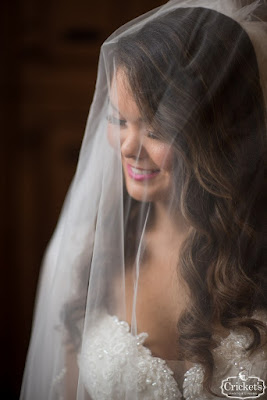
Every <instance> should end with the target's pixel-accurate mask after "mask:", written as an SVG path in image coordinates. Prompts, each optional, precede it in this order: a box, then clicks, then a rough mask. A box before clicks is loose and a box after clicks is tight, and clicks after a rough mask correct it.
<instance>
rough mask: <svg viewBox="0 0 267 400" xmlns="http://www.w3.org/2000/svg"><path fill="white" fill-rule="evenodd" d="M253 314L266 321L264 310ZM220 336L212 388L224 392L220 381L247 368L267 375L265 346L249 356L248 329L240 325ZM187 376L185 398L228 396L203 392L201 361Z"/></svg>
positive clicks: (255, 372) (253, 372) (249, 339)
mask: <svg viewBox="0 0 267 400" xmlns="http://www.w3.org/2000/svg"><path fill="white" fill-rule="evenodd" d="M253 318H255V319H258V320H260V321H262V322H264V323H265V324H266V325H267V315H266V313H265V312H263V311H258V312H255V313H254V314H253ZM217 339H218V341H220V344H219V346H218V347H216V348H215V349H214V350H213V356H214V361H215V369H214V375H213V383H212V390H213V391H214V392H215V393H217V394H218V396H220V394H221V392H220V385H221V382H222V380H223V379H225V378H226V377H227V376H238V374H239V373H240V372H241V371H247V373H248V375H257V376H258V377H259V378H261V379H266V375H267V373H266V371H267V351H266V346H265V348H260V349H258V350H257V351H255V352H253V353H252V354H251V355H250V356H249V354H248V352H247V350H246V349H247V348H248V346H249V345H250V343H251V341H252V339H253V335H252V333H251V332H250V331H249V330H247V329H244V328H243V329H242V328H240V329H238V330H235V331H230V333H229V335H228V336H227V337H226V338H224V339H221V338H217ZM263 375H264V376H263ZM184 376H185V379H184V384H183V395H184V398H185V399H186V400H196V399H197V400H211V399H215V398H217V399H220V398H221V399H225V396H223V397H215V396H213V395H211V394H209V393H206V392H204V390H203V378H204V369H203V367H202V366H201V365H198V364H195V365H194V366H193V367H192V368H190V369H189V370H188V371H187V372H186V373H185V375H184Z"/></svg>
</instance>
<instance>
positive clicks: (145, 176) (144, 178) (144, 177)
mask: <svg viewBox="0 0 267 400" xmlns="http://www.w3.org/2000/svg"><path fill="white" fill-rule="evenodd" d="M127 171H128V174H129V176H130V177H131V178H132V179H134V180H136V181H147V180H148V179H152V178H155V177H156V176H157V175H158V174H159V173H160V171H155V172H151V173H150V174H136V173H134V172H133V170H132V167H131V166H130V165H129V164H127Z"/></svg>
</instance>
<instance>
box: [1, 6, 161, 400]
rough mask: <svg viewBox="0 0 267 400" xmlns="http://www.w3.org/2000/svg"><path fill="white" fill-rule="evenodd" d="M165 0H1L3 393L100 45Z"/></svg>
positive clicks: (9, 394)
mask: <svg viewBox="0 0 267 400" xmlns="http://www.w3.org/2000/svg"><path fill="white" fill-rule="evenodd" d="M163 2H164V1H160V0H128V1H122V0H112V1H111V0H102V1H101V2H98V1H92V0H64V1H62V0H55V1H52V0H45V1H44V0H24V1H21V0H20V1H18V0H12V1H9V0H3V1H2V2H1V5H0V41H1V47H0V50H1V63H0V88H1V90H0V92H1V95H0V99H1V120H0V121H1V146H0V148H1V149H0V151H1V157H0V159H1V183H2V185H1V187H2V189H3V191H2V196H1V220H2V224H1V225H2V230H1V246H2V249H1V255H2V263H1V279H0V282H1V288H0V296H1V297H0V300H1V301H0V307H1V330H0V331H1V344H2V349H1V350H2V351H1V363H0V398H1V399H5V400H9V399H18V396H19V390H20V385H21V378H22V372H23V368H24V362H25V357H26V352H27V347H28V341H29V336H30V329H31V321H32V312H33V305H34V297H35V293H36V285H37V279H38V274H39V268H40V264H41V259H42V255H43V252H44V250H45V247H46V245H47V242H48V240H49V238H50V236H51V234H52V232H53V229H54V227H55V224H56V221H57V218H58V215H59V212H60V208H61V205H62V202H63V199H64V196H65V194H66V191H67V188H68V186H69V183H70V181H71V178H72V176H73V174H74V171H75V166H76V162H77V157H78V152H79V147H80V144H81V140H82V136H83V130H84V127H85V122H86V118H87V113H88V109H89V105H90V103H91V100H92V96H93V91H94V85H95V79H96V71H97V61H98V55H99V50H100V45H101V43H102V42H103V40H104V39H105V38H106V37H107V36H108V35H109V34H110V33H111V32H112V31H113V30H114V29H116V28H117V27H118V26H120V25H122V24H123V23H125V22H127V21H128V20H131V19H132V18H134V17H135V16H138V15H140V14H142V13H144V12H146V11H148V10H150V9H151V8H154V7H156V6H158V5H160V4H163ZM36 400H38V399H36Z"/></svg>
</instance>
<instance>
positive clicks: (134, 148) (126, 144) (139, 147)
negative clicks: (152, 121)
mask: <svg viewBox="0 0 267 400" xmlns="http://www.w3.org/2000/svg"><path fill="white" fill-rule="evenodd" d="M143 140H144V136H143V134H142V132H141V129H138V128H137V127H128V128H127V129H125V130H124V131H123V132H122V135H121V154H122V155H123V156H124V157H125V158H132V159H135V160H137V159H142V158H145V154H146V151H145V148H144V145H143Z"/></svg>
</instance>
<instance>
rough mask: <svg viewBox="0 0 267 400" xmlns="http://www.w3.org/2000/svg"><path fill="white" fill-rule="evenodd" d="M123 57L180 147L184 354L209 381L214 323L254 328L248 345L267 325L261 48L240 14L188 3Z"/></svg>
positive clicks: (152, 119) (122, 50)
mask: <svg viewBox="0 0 267 400" xmlns="http://www.w3.org/2000/svg"><path fill="white" fill-rule="evenodd" d="M115 64H116V66H118V67H119V68H122V69H123V70H124V72H125V74H126V76H127V80H128V82H129V85H130V88H131V91H132V93H133V96H134V98H135V101H136V103H137V105H138V106H139V109H140V113H141V115H142V117H143V118H144V119H145V120H146V121H147V122H148V123H149V125H150V126H151V127H152V129H153V131H154V132H156V133H157V135H158V138H159V139H160V140H164V141H168V142H171V143H172V146H173V147H174V149H175V154H176V164H177V166H176V172H177V174H176V180H177V204H178V205H179V207H180V210H181V212H182V214H183V216H184V218H185V219H186V220H187V222H188V224H189V225H190V227H191V228H190V234H189V235H188V237H187V239H186V241H185V242H184V244H183V248H182V252H181V255H180V259H179V269H180V270H181V273H182V277H183V279H184V280H185V282H186V283H187V286H188V288H189V290H190V306H189V308H188V309H187V310H186V311H185V312H184V313H183V315H182V316H181V318H180V319H179V321H178V323H177V326H178V332H179V343H178V347H179V354H180V357H181V359H185V360H189V361H192V362H196V363H200V364H202V365H203V366H204V368H205V377H204V386H205V388H206V389H207V390H209V391H210V390H211V383H212V375H213V370H214V359H213V355H212V349H213V348H214V346H215V345H216V343H215V342H214V340H213V331H214V326H215V324H217V323H219V324H221V325H222V326H223V327H225V328H227V329H230V328H237V327H240V326H242V327H245V328H246V329H248V330H249V331H251V332H252V334H253V340H252V342H251V344H250V346H249V348H248V349H247V351H253V350H255V349H256V348H258V347H259V346H260V345H261V341H262V340H261V338H262V337H263V335H262V330H264V329H266V328H264V325H263V323H261V321H258V320H257V319H255V318H253V312H254V311H255V310H260V309H265V310H266V309H267V298H266V293H267V290H266V289H267V282H266V273H265V272H266V271H265V268H264V265H266V260H265V258H264V257H265V256H264V242H263V219H264V209H263V205H264V203H265V204H266V199H264V193H266V182H265V181H264V159H265V157H266V124H265V108H264V99H263V94H262V90H261V86H260V78H259V72H258V65H257V59H256V56H255V52H254V48H253V45H252V43H251V41H250V39H249V37H248V35H247V33H246V32H245V31H244V30H243V29H242V27H241V26H240V25H239V24H238V23H237V22H235V21H233V20H232V19H230V18H228V17H226V16H224V15H222V14H219V13H217V12H215V11H212V10H208V9H204V8H180V9H177V10H175V11H171V12H169V13H166V14H165V15H163V16H161V17H159V18H155V19H154V20H153V21H151V22H149V23H147V24H146V25H145V26H144V27H143V28H142V29H140V30H138V31H137V32H134V33H131V34H129V35H127V36H124V37H122V38H121V39H120V40H119V41H118V44H117V47H116V51H115ZM264 200H265V201H264ZM126 202H127V195H126ZM138 207H140V205H139V204H138V202H136V201H132V202H131V206H130V211H129V209H128V210H127V215H128V216H129V218H128V219H127V221H126V229H127V230H126V231H127V233H126V241H125V242H126V244H127V245H128V248H126V256H127V255H128V257H131V255H132V254H133V253H135V249H131V248H129V243H132V242H133V241H132V240H129V237H130V236H135V235H136V229H137V225H136V223H135V221H136V218H135V216H136V215H137V214H138Z"/></svg>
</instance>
